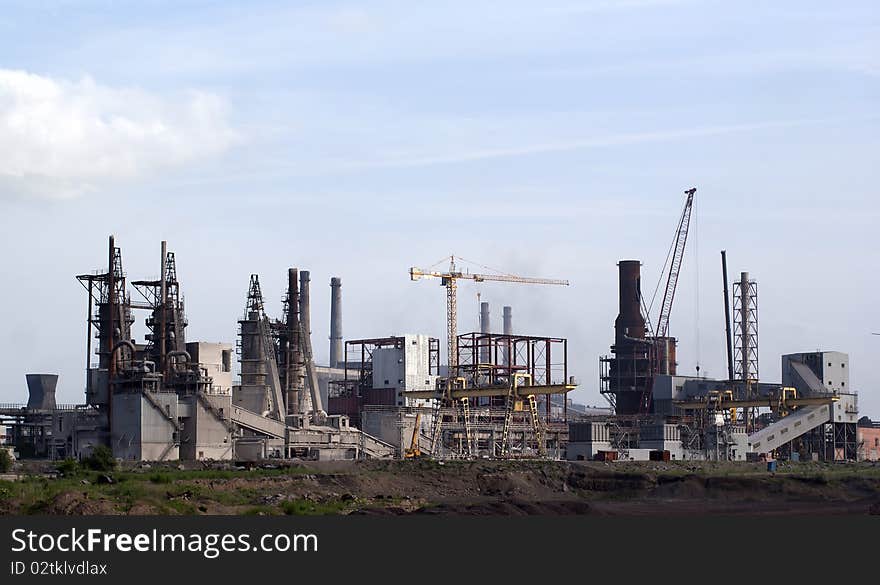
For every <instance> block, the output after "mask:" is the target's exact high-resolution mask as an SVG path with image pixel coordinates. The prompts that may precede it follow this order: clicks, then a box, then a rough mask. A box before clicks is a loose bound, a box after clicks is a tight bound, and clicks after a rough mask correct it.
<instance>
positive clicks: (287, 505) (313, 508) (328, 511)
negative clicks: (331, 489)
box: [279, 500, 346, 516]
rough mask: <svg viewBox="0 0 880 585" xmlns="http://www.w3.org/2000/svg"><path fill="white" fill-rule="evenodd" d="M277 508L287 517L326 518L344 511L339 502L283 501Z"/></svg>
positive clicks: (342, 505)
mask: <svg viewBox="0 0 880 585" xmlns="http://www.w3.org/2000/svg"><path fill="white" fill-rule="evenodd" d="M279 507H280V508H281V511H282V512H284V514H285V515H287V516H327V515H332V514H339V513H340V512H342V511H343V510H345V508H346V505H345V504H344V503H342V502H339V501H331V502H313V501H311V500H285V501H284V502H281V504H280V506H279Z"/></svg>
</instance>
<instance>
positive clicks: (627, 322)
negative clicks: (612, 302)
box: [614, 260, 645, 345]
mask: <svg viewBox="0 0 880 585" xmlns="http://www.w3.org/2000/svg"><path fill="white" fill-rule="evenodd" d="M617 266H618V267H619V270H620V281H619V282H620V286H619V294H620V299H619V307H620V309H619V313H618V315H617V320H616V321H615V322H614V330H615V343H616V344H618V345H619V344H622V343H623V342H624V341H625V340H626V338H627V337H629V338H636V339H644V337H645V318H644V317H642V310H641V281H642V278H641V266H642V263H641V262H639V261H638V260H621V261H620V262H619V263H618V264H617Z"/></svg>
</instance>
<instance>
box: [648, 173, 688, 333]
mask: <svg viewBox="0 0 880 585" xmlns="http://www.w3.org/2000/svg"><path fill="white" fill-rule="evenodd" d="M696 192H697V188H696V187H692V188H690V189H688V190H687V191H685V194H686V195H687V199H686V200H685V202H684V209H683V210H682V212H681V218H679V220H678V229H677V230H676V232H675V241H674V242H673V248H672V262H670V264H669V275H668V276H667V277H666V290H665V291H664V292H663V303H662V304H661V305H660V316H659V317H658V319H657V329H656V331H655V332H654V334H655V337H657V338H662V337H666V332H667V331H668V330H669V315H670V313H672V301H673V299H674V298H675V288H676V286H678V274H679V272H680V271H681V262H682V260H683V259H684V246H685V244H686V243H687V237H688V228H689V227H690V223H691V210H692V209H693V206H694V194H695V193H696Z"/></svg>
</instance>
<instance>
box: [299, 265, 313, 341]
mask: <svg viewBox="0 0 880 585" xmlns="http://www.w3.org/2000/svg"><path fill="white" fill-rule="evenodd" d="M310 281H311V278H309V271H308V270H300V271H299V320H300V323H302V328H303V331H304V332H305V334H306V335H311V334H312V317H311V304H310V302H309V282H310ZM303 341H305V340H303Z"/></svg>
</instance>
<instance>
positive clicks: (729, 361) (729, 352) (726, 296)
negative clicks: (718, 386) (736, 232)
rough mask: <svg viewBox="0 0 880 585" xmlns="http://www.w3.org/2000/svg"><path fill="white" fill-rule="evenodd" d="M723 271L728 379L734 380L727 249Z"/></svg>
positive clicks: (723, 257)
mask: <svg viewBox="0 0 880 585" xmlns="http://www.w3.org/2000/svg"><path fill="white" fill-rule="evenodd" d="M721 272H722V274H723V279H724V333H725V337H727V380H728V382H733V336H732V334H731V332H730V295H729V294H728V292H727V291H728V288H727V250H721Z"/></svg>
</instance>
